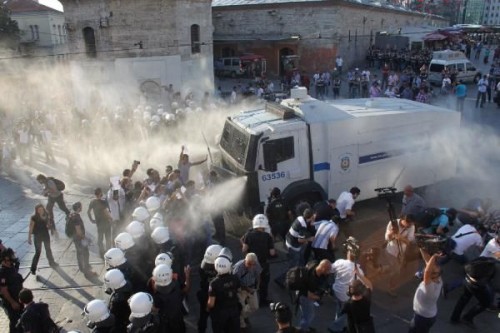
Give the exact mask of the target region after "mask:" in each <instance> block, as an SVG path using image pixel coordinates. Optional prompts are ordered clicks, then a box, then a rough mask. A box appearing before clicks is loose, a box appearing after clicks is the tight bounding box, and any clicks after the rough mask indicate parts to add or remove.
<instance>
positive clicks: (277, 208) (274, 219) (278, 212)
mask: <svg viewBox="0 0 500 333" xmlns="http://www.w3.org/2000/svg"><path fill="white" fill-rule="evenodd" d="M266 215H267V218H268V219H269V225H270V226H271V231H272V233H273V236H274V237H275V238H276V236H278V235H279V236H280V237H281V239H283V240H285V236H286V233H287V231H288V228H289V227H290V223H289V221H288V209H287V208H286V205H285V202H284V201H283V199H282V198H281V197H276V198H273V199H272V200H271V201H270V202H269V205H268V206H267V209H266Z"/></svg>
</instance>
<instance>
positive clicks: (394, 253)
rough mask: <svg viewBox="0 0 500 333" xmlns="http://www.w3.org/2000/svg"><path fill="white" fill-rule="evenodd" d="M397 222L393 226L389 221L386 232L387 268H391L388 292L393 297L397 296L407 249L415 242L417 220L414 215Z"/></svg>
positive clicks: (403, 217)
mask: <svg viewBox="0 0 500 333" xmlns="http://www.w3.org/2000/svg"><path fill="white" fill-rule="evenodd" d="M396 222H397V224H396V225H393V222H392V221H389V223H387V228H386V231H385V241H386V247H385V253H386V256H385V258H386V264H387V266H389V267H390V268H391V269H390V270H389V291H388V292H389V295H391V296H392V297H396V296H397V293H396V288H397V286H398V282H399V277H400V274H401V268H402V265H403V263H404V258H405V252H406V249H407V247H408V245H409V244H410V242H413V241H414V240H415V225H414V222H415V220H414V217H413V215H411V214H409V215H406V216H402V217H401V218H400V219H397V220H396Z"/></svg>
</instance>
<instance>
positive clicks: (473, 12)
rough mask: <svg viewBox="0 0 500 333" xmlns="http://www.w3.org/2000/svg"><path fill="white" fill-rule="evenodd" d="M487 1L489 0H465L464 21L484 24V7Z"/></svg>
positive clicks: (465, 22)
mask: <svg viewBox="0 0 500 333" xmlns="http://www.w3.org/2000/svg"><path fill="white" fill-rule="evenodd" d="M487 2H488V0H464V3H463V8H464V9H463V12H462V23H464V24H483V20H484V9H485V6H486V3H487ZM488 21H489V20H488Z"/></svg>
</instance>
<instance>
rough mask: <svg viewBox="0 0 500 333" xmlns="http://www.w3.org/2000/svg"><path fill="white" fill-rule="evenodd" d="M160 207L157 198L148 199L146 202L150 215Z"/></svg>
mask: <svg viewBox="0 0 500 333" xmlns="http://www.w3.org/2000/svg"><path fill="white" fill-rule="evenodd" d="M160 205H161V202H160V199H158V198H157V197H154V196H153V197H149V198H148V199H147V200H146V208H147V210H148V212H150V213H152V212H154V211H156V210H158V209H160Z"/></svg>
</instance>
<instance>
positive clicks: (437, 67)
mask: <svg viewBox="0 0 500 333" xmlns="http://www.w3.org/2000/svg"><path fill="white" fill-rule="evenodd" d="M443 69H444V65H441V64H431V66H430V68H429V71H430V72H435V73H441V72H442V71H443Z"/></svg>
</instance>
